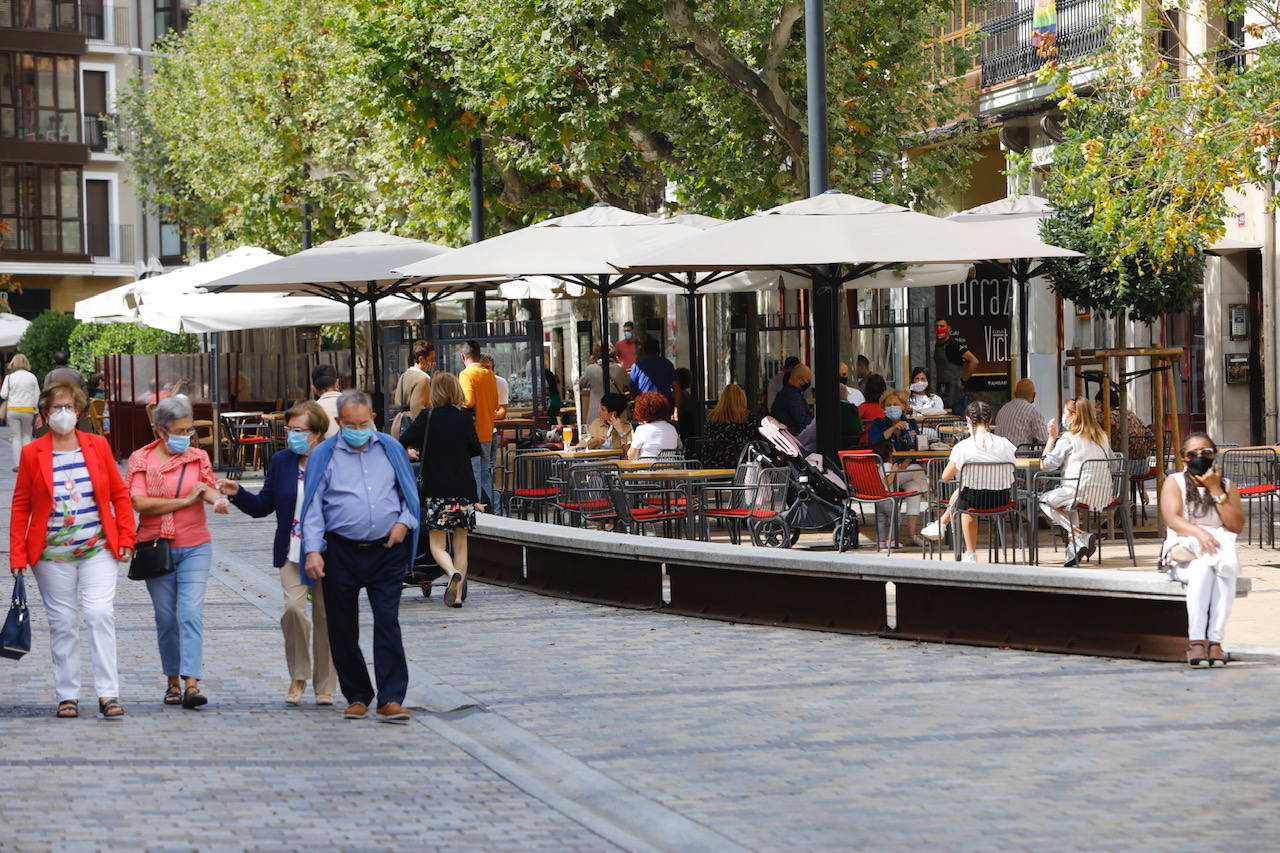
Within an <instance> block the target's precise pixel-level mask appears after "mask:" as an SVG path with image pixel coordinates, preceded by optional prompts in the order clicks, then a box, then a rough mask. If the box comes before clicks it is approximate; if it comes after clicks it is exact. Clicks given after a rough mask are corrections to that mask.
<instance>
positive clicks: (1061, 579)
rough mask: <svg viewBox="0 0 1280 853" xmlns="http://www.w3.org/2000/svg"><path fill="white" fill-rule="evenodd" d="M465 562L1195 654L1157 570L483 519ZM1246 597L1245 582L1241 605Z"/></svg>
mask: <svg viewBox="0 0 1280 853" xmlns="http://www.w3.org/2000/svg"><path fill="white" fill-rule="evenodd" d="M469 556H470V567H469V570H468V574H469V575H470V576H471V577H474V578H476V579H477V580H485V581H489V582H492V583H497V584H503V585H507V586H513V587H520V588H523V589H530V590H532V591H535V592H539V593H543V594H548V595H559V596H564V597H568V598H575V599H579V600H584V601H593V602H599V603H604V604H613V605H620V606H624V607H638V608H652V609H658V608H662V609H664V610H668V611H670V612H673V613H680V614H685V615H690V616H700V617H704V618H712V619H724V620H729V621H734V622H752V623H759V624H768V625H784V626H793V627H798V628H811V629H817V630H823V631H838V632H845V633H860V634H877V635H880V636H884V637H891V638H895V639H905V640H924V641H932V642H954V643H964V644H969V645H989V646H1001V647H1006V646H1007V647H1011V648H1019V649H1031V650H1040V651H1055V652H1070V653H1077V654H1092V655H1105V656H1112V657H1132V658H1143V659H1148V660H1183V659H1184V653H1185V650H1186V645H1187V633H1186V631H1187V611H1186V599H1185V594H1184V587H1183V586H1182V585H1181V584H1179V583H1177V582H1175V581H1172V580H1170V579H1169V578H1168V576H1167V575H1163V574H1160V573H1158V572H1155V571H1150V572H1141V571H1138V572H1135V571H1120V570H1114V569H1068V568H1057V567H1043V566H1018V565H1003V564H988V563H977V564H973V563H954V562H949V561H937V560H919V559H914V558H911V557H903V556H896V557H887V556H882V555H881V556H877V555H871V554H867V555H862V554H858V553H856V552H846V553H844V554H837V553H835V552H821V551H805V550H794V549H793V550H783V549H774V548H754V547H750V546H741V545H727V544H720V543H712V542H690V541H686V540H681V539H660V538H656V537H647V536H632V535H626V534H620V533H611V532H605V531H598V530H581V529H578V528H574V527H565V526H559V525H552V524H541V523H538V522H532V521H521V520H519V519H511V518H502V517H499V516H494V515H488V514H483V515H479V516H477V519H476V529H475V533H474V535H473V538H472V540H471V543H470V546H469ZM664 572H665V574H666V577H667V579H668V580H669V582H670V594H669V600H666V599H665V598H664V594H663V592H664V590H663V574H664ZM890 582H892V583H893V585H894V611H895V616H896V618H895V619H894V620H893V623H892V624H890V615H889V598H888V590H887V584H888V583H890ZM1250 588H1251V581H1250V579H1248V578H1240V579H1239V580H1238V581H1237V587H1236V595H1237V596H1243V595H1246V594H1247V593H1248V592H1249V590H1250Z"/></svg>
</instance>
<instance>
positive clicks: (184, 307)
mask: <svg viewBox="0 0 1280 853" xmlns="http://www.w3.org/2000/svg"><path fill="white" fill-rule="evenodd" d="M466 296H469V294H467V295H466ZM463 297H464V295H461V294H460V295H455V296H451V297H448V298H446V299H444V300H441V304H442V305H444V304H452V303H454V302H457V301H459V300H461V299H463ZM421 313H422V305H421V304H420V303H418V302H415V301H413V300H411V299H404V298H402V297H399V296H390V297H387V298H386V299H383V300H382V301H381V302H380V303H379V305H378V317H379V318H380V319H382V320H415V319H417V318H418V317H419V316H420V315H421ZM348 317H349V315H348V311H347V308H346V307H344V306H343V305H341V304H339V303H337V302H334V301H333V300H330V299H323V298H321V297H318V296H312V297H297V298H289V297H286V296H285V294H283V293H205V294H193V295H189V296H187V297H185V298H182V299H173V298H168V299H153V300H149V301H148V302H146V303H145V304H143V305H142V306H141V307H140V308H139V310H138V321H139V322H140V323H142V324H143V325H146V326H150V327H152V328H154V329H163V330H165V331H167V332H194V333H199V334H207V333H211V332H239V331H244V330H246V329H271V328H286V327H293V326H325V325H330V324H335V323H346V322H347V321H348ZM370 318H371V311H370V309H369V306H368V305H361V306H359V307H358V308H357V309H356V320H357V321H359V322H368V321H369V320H370Z"/></svg>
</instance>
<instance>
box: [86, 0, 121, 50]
mask: <svg viewBox="0 0 1280 853" xmlns="http://www.w3.org/2000/svg"><path fill="white" fill-rule="evenodd" d="M130 21H131V19H130V16H129V7H128V6H108V5H105V4H102V3H92V2H86V3H84V4H83V5H82V6H81V8H80V25H81V29H83V30H84V34H85V38H87V39H89V40H90V41H98V42H106V43H107V44H114V45H119V46H120V47H132V46H133V30H132V27H131V26H130Z"/></svg>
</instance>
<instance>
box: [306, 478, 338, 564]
mask: <svg viewBox="0 0 1280 853" xmlns="http://www.w3.org/2000/svg"><path fill="white" fill-rule="evenodd" d="M331 471H332V468H326V469H325V470H324V472H323V473H321V474H320V476H319V478H318V479H317V480H316V483H315V486H314V488H315V494H314V495H312V496H311V498H310V503H308V504H307V511H306V512H305V513H304V514H303V517H302V553H303V554H305V555H307V562H308V563H310V562H311V559H310V558H311V555H312V554H316V555H320V554H323V553H324V549H325V541H324V534H325V522H324V491H325V489H327V488H328V486H329V474H330V472H331ZM323 565H324V563H323V562H321V566H323ZM309 572H310V569H309V568H308V573H309ZM312 577H314V578H319V577H321V576H320V575H312Z"/></svg>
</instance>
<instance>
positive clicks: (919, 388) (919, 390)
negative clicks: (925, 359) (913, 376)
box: [911, 382, 929, 394]
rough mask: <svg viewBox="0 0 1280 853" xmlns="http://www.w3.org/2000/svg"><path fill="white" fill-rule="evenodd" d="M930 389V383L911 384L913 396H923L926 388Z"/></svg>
mask: <svg viewBox="0 0 1280 853" xmlns="http://www.w3.org/2000/svg"><path fill="white" fill-rule="evenodd" d="M928 387H929V383H928V382H912V383H911V393H913V394H923V393H924V389H926V388H928Z"/></svg>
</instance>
